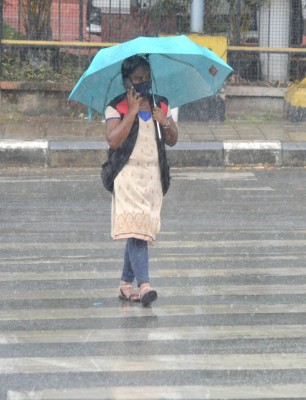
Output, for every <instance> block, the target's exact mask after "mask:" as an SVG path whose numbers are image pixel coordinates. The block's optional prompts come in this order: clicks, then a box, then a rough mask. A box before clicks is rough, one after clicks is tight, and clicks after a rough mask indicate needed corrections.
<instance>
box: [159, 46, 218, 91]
mask: <svg viewBox="0 0 306 400" xmlns="http://www.w3.org/2000/svg"><path fill="white" fill-rule="evenodd" d="M158 54H159V55H160V56H161V57H164V58H169V60H173V61H176V62H178V63H180V64H184V65H186V66H188V67H190V68H192V69H193V70H194V71H196V72H197V73H198V74H199V71H198V70H197V69H196V68H195V67H194V66H193V65H192V64H191V63H189V62H188V61H182V60H179V59H177V58H175V57H171V56H169V55H168V54H162V53H158ZM212 83H214V80H212ZM214 92H215V90H214Z"/></svg>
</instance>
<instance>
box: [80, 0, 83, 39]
mask: <svg viewBox="0 0 306 400" xmlns="http://www.w3.org/2000/svg"><path fill="white" fill-rule="evenodd" d="M79 4H80V20H79V24H80V25H79V29H80V32H79V37H80V42H82V41H83V39H84V36H83V8H84V7H83V5H84V2H83V0H80V3H79Z"/></svg>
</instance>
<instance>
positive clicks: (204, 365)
mask: <svg viewBox="0 0 306 400" xmlns="http://www.w3.org/2000/svg"><path fill="white" fill-rule="evenodd" d="M99 174H100V171H99V169H86V170H85V169H80V170H71V169H66V170H63V169H48V170H46V169H37V170H34V169H31V170H26V169H23V170H17V169H16V170H14V169H2V170H0V185H1V191H0V213H1V214H0V226H1V233H0V248H1V252H0V306H1V308H0V399H1V400H2V399H8V400H24V399H40V400H46V399H48V400H50V399H53V400H60V399H62V400H63V399H66V400H67V399H70V400H72V399H74V400H75V399H79V400H91V399H100V400H101V399H118V400H129V399H130V400H137V399H155V400H157V399H184V400H189V399H193V400H199V399H212V400H216V399H219V400H221V399H222V400H224V399H231V400H233V399H240V400H241V399H245V400H249V399H256V400H259V399H260V400H263V399H287V400H288V399H300V400H301V399H303V400H305V399H306V172H305V169H299V168H294V169H246V170H242V169H191V168H189V169H175V170H173V171H172V175H173V179H172V184H171V189H170V191H169V193H168V194H167V196H166V197H165V199H164V206H163V213H162V231H161V233H160V235H159V237H158V241H157V242H156V243H155V245H154V246H152V247H151V248H150V259H151V261H150V262H151V264H150V269H151V277H152V282H151V283H152V285H153V286H154V287H155V288H156V289H157V291H158V294H159V298H158V301H157V302H156V303H154V305H153V306H152V308H143V307H142V306H141V305H139V304H136V305H135V304H134V305H130V304H128V303H121V302H120V301H119V300H118V297H117V294H118V279H119V276H120V270H121V264H122V261H121V260H122V255H123V246H124V243H123V242H114V241H112V239H111V238H110V195H109V194H108V193H107V192H106V191H104V189H103V188H102V185H101V183H100V177H99Z"/></svg>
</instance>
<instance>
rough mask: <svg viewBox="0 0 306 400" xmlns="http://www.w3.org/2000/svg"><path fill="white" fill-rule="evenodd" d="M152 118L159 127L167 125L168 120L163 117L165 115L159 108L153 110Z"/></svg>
mask: <svg viewBox="0 0 306 400" xmlns="http://www.w3.org/2000/svg"><path fill="white" fill-rule="evenodd" d="M152 117H153V119H154V121H156V122H158V123H159V125H161V126H163V125H167V124H168V120H167V118H166V117H165V114H164V113H163V111H162V109H161V108H159V107H154V108H153V110H152Z"/></svg>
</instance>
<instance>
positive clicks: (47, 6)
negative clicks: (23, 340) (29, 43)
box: [21, 0, 52, 40]
mask: <svg viewBox="0 0 306 400" xmlns="http://www.w3.org/2000/svg"><path fill="white" fill-rule="evenodd" d="M51 6H52V0H21V17H22V22H23V26H24V29H25V32H26V37H27V39H29V40H48V39H50V38H51V37H52V32H51V23H50V19H51V18H50V17H51Z"/></svg>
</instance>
